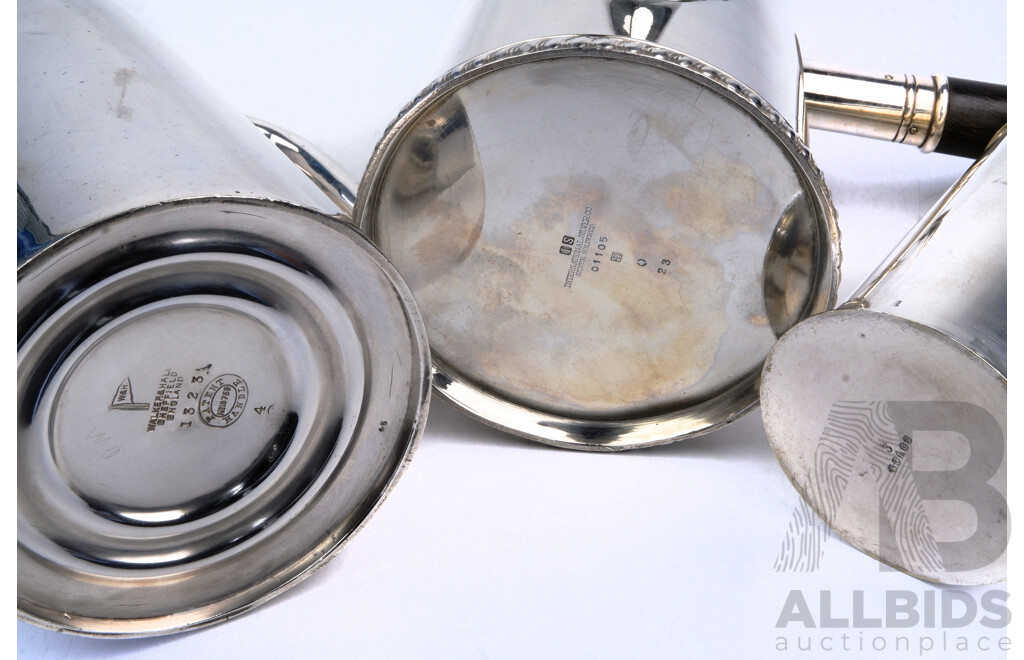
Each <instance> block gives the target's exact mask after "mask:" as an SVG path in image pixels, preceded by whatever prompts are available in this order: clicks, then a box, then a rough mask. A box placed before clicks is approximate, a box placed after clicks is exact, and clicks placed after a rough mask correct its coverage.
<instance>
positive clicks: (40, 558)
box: [17, 0, 429, 635]
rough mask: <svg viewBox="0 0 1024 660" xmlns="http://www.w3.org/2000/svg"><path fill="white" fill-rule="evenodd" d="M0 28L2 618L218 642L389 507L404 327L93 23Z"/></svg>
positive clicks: (363, 255)
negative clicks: (9, 288)
mask: <svg viewBox="0 0 1024 660" xmlns="http://www.w3.org/2000/svg"><path fill="white" fill-rule="evenodd" d="M18 11H19V15H18V30H19V32H18V40H19V55H18V56H19V70H18V75H19V82H18V212H17V215H18V259H19V268H18V310H17V323H18V376H17V378H18V382H17V388H18V404H17V426H18V437H17V442H18V448H17V466H18V550H17V552H18V562H17V565H18V613H19V616H20V617H21V618H23V619H25V620H27V621H30V622H32V623H35V624H38V625H41V626H45V627H48V628H53V629H57V630H62V631H69V632H74V633H81V634H89V635H148V634H160V633H168V632H175V631H179V630H185V629H189V628H195V627H198V626H203V625H207V624H210V623H214V622H217V621H223V620H225V619H227V618H229V617H232V616H235V615H237V614H239V613H241V612H244V611H245V610H247V609H249V608H251V607H254V606H256V605H258V604H260V603H262V602H264V601H265V600H267V599H268V598H270V597H271V596H273V595H275V594H277V593H279V592H281V591H282V590H284V589H286V588H287V587H289V586H291V585H293V584H296V583H297V582H298V581H299V580H301V579H303V578H304V577H306V576H308V575H309V574H311V573H312V572H313V571H314V570H315V569H316V568H318V567H319V566H321V565H322V564H323V563H324V562H325V561H326V560H327V559H328V558H330V557H331V556H332V555H333V554H334V553H335V552H336V551H337V550H338V549H339V548H340V547H341V545H342V544H343V543H345V542H346V541H347V540H348V538H349V537H350V536H351V535H352V534H353V533H354V532H355V531H356V530H357V529H358V528H359V527H360V526H361V525H362V524H364V523H365V521H366V520H367V518H368V517H369V516H370V515H371V514H372V512H373V511H374V510H375V509H376V507H377V506H379V505H380V503H381V501H382V500H383V498H384V497H385V495H386V494H387V493H388V492H389V491H390V489H391V487H392V486H393V485H394V483H395V481H396V479H397V478H398V476H399V475H400V474H401V471H402V470H403V468H404V466H405V465H406V464H407V462H408V461H409V459H410V457H411V453H412V451H413V449H414V447H415V445H416V442H417V440H418V438H419V436H420V434H421V433H422V429H423V424H424V421H425V415H426V411H427V403H428V400H429V355H428V348H427V341H426V337H425V331H424V327H423V323H422V319H421V318H420V315H419V312H418V311H417V309H416V305H415V302H414V300H413V296H412V293H411V292H410V291H409V289H408V287H407V286H406V285H405V283H404V281H403V280H402V278H401V277H400V276H399V275H398V272H397V271H396V270H395V268H394V267H393V266H392V265H391V264H390V262H388V260H387V259H386V258H385V257H384V256H383V254H381V252H380V251H379V250H378V249H377V248H375V247H374V246H373V245H372V244H371V243H370V242H369V240H368V239H366V237H365V236H364V235H363V234H362V233H361V232H359V231H358V230H357V229H355V228H354V227H353V226H352V225H351V224H350V223H348V222H339V219H340V218H346V219H347V217H348V216H347V214H346V213H345V212H344V211H343V210H340V209H339V208H338V207H337V206H335V205H334V204H333V203H332V202H331V200H330V199H329V197H328V196H325V194H324V193H323V192H321V190H319V189H318V188H317V186H315V185H314V184H313V182H311V181H310V179H308V178H306V176H304V175H303V173H302V171H300V169H299V168H296V167H295V166H294V165H293V164H292V163H290V162H289V161H288V159H286V158H285V157H284V156H282V154H281V153H280V152H279V151H278V147H281V146H282V143H281V141H280V140H279V141H278V143H277V144H278V147H275V146H274V144H272V143H271V141H270V140H268V139H266V137H265V136H264V135H261V133H260V131H259V130H258V129H257V128H255V127H254V126H253V125H252V124H251V123H250V122H249V121H248V120H246V118H245V117H244V116H242V115H240V114H236V113H233V112H231V111H229V110H226V109H225V106H224V105H223V104H222V103H219V102H218V101H217V99H216V95H215V94H214V93H213V92H212V90H209V89H205V88H204V87H202V86H201V85H199V84H197V83H195V79H194V78H193V76H191V75H190V74H189V72H188V71H185V70H183V69H181V68H180V67H178V66H177V65H175V64H174V63H173V61H171V60H170V58H169V56H168V55H167V54H166V53H161V52H159V51H158V50H155V49H154V48H153V46H152V44H153V43H154V40H153V39H152V38H151V37H149V36H148V35H146V34H145V33H144V32H142V31H141V29H140V28H139V27H138V26H137V25H134V24H133V23H132V22H131V21H130V20H129V19H128V18H127V17H126V16H125V15H123V14H122V13H120V12H119V11H118V10H117V9H116V8H114V7H111V6H109V5H108V4H105V3H92V2H78V3H72V4H68V3H62V2H57V1H55V0H26V1H25V2H20V3H19V4H18ZM276 135H279V136H281V139H290V140H291V142H289V144H290V145H292V146H301V142H300V141H298V142H297V141H296V140H295V139H294V136H287V134H286V133H284V132H278V133H277V134H276ZM303 153H305V154H307V155H308V154H314V155H315V152H313V151H310V150H304V152H303ZM307 162H308V161H307ZM335 181H338V179H335ZM339 191H340V188H338V189H336V190H335V192H339ZM328 192H331V191H330V190H328ZM339 201H343V199H339Z"/></svg>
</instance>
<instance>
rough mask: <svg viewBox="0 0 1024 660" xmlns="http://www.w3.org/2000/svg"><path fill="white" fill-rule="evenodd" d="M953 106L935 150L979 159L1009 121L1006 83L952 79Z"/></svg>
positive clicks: (951, 97) (949, 79) (950, 106)
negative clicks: (995, 83)
mask: <svg viewBox="0 0 1024 660" xmlns="http://www.w3.org/2000/svg"><path fill="white" fill-rule="evenodd" d="M947 80H948V81H949V109H948V111H947V114H946V125H945V127H944V128H943V129H942V137H941V138H940V139H939V144H938V146H936V147H935V151H937V152H939V153H941V154H951V155H953V156H964V157H966V158H977V157H979V156H981V154H982V152H984V151H985V147H986V146H987V145H988V143H989V141H990V140H991V139H992V136H993V135H995V134H996V131H998V130H999V129H1000V128H1002V127H1003V126H1004V125H1005V124H1006V85H993V84H991V83H985V82H978V81H976V80H964V79H963V78H948V79H947Z"/></svg>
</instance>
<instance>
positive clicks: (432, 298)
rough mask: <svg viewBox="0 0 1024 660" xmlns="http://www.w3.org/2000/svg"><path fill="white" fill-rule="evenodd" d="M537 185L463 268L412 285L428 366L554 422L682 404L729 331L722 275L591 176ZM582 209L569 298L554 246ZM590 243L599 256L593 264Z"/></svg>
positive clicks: (412, 250) (399, 260)
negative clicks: (586, 224) (524, 402)
mask: <svg viewBox="0 0 1024 660" xmlns="http://www.w3.org/2000/svg"><path fill="white" fill-rule="evenodd" d="M546 188H547V189H546V192H545V194H544V195H541V196H540V197H539V198H538V199H537V200H536V201H535V202H534V203H533V204H532V205H531V206H530V207H529V208H528V209H525V210H524V212H523V213H522V215H521V216H520V217H519V218H517V219H516V220H515V221H514V220H513V219H512V218H507V219H504V222H500V221H499V222H498V223H497V226H496V227H494V228H491V227H485V229H484V231H483V236H482V237H481V240H480V241H479V242H478V243H477V244H476V246H475V247H474V249H473V250H472V251H470V252H469V253H468V254H467V256H466V258H465V259H464V260H462V261H461V262H459V263H457V264H449V269H448V271H447V272H445V273H444V274H443V275H441V276H439V277H437V278H435V279H432V280H431V281H429V282H420V283H419V286H418V288H416V289H415V293H416V296H417V298H418V299H419V300H420V302H421V308H422V309H423V311H424V318H425V320H426V324H427V328H428V330H429V332H430V333H431V337H432V340H433V349H434V351H435V353H436V354H437V357H438V358H439V359H441V360H442V361H443V362H445V363H446V364H451V365H458V367H457V368H458V369H459V370H460V371H461V372H462V375H463V376H465V377H468V378H470V379H473V380H478V381H484V382H488V384H489V386H490V387H491V388H493V389H495V390H497V391H500V392H502V394H503V395H504V396H507V397H510V398H514V399H521V398H523V397H524V396H526V397H529V398H530V399H532V403H533V405H540V406H541V407H544V408H546V409H549V410H552V411H555V412H563V413H568V412H570V411H573V410H576V411H578V410H579V409H585V410H587V411H588V413H589V414H602V415H604V414H620V415H622V414H626V415H628V414H630V412H631V411H632V412H635V411H636V410H637V409H646V408H648V407H655V408H657V407H662V406H669V405H672V404H674V403H676V402H677V401H678V400H679V399H680V398H685V397H686V396H687V391H688V390H689V389H690V388H692V387H693V386H694V385H695V384H697V383H699V382H700V381H701V380H702V379H703V378H704V377H705V375H706V374H707V373H708V371H709V370H710V369H711V368H712V367H713V365H714V362H715V357H716V352H717V350H718V347H719V342H720V339H721V337H722V335H723V334H724V333H725V332H726V329H727V327H728V324H729V320H728V318H727V315H726V313H725V311H724V310H723V309H722V307H721V304H720V299H721V298H720V296H721V292H722V291H723V290H727V289H729V288H730V286H731V285H730V284H729V283H728V282H727V281H726V279H725V273H724V269H723V267H722V265H721V264H720V263H719V262H718V261H717V260H716V259H714V256H713V255H710V254H707V253H706V252H705V251H704V250H702V249H700V248H699V247H694V246H692V245H691V244H690V243H691V242H690V241H687V240H683V237H684V236H686V235H688V234H689V233H690V232H691V231H692V230H691V229H688V228H685V227H682V226H681V223H679V222H664V223H661V222H658V223H654V222H652V221H651V219H649V218H646V217H643V214H642V213H641V212H640V211H638V210H636V209H633V210H632V212H631V213H630V212H629V211H628V210H627V209H622V208H617V207H616V206H615V200H614V199H611V198H610V197H609V196H608V194H607V192H606V191H607V190H609V186H608V185H606V182H604V181H602V180H599V179H598V178H587V177H582V178H581V177H559V178H557V179H554V180H552V181H551V182H550V183H549V185H548V186H547V187H546ZM588 208H589V209H591V212H590V215H589V220H590V222H592V223H593V225H594V227H595V231H594V236H593V239H592V241H591V247H590V250H589V253H588V255H586V256H585V258H586V267H585V268H583V270H582V272H581V273H580V274H579V275H578V276H577V277H576V279H575V280H574V283H573V285H572V287H571V288H568V287H565V286H564V284H563V282H564V281H565V278H566V270H567V269H568V268H570V264H571V257H570V256H567V255H564V254H561V253H560V252H559V247H560V245H562V244H563V243H562V239H563V237H565V236H567V235H576V234H577V231H578V229H579V227H580V218H581V215H582V214H583V213H584V212H585V209H588ZM712 212H714V211H712ZM681 232H682V233H681ZM602 236H606V237H607V239H608V246H607V248H606V249H605V250H604V251H603V252H602V254H603V255H604V256H603V257H600V258H598V259H599V260H600V265H598V264H596V263H594V259H595V257H596V252H599V251H600V249H599V248H598V247H597V246H598V245H599V241H600V239H601V237H602ZM404 248H405V249H404V251H403V253H400V254H394V255H393V256H394V259H395V262H396V264H397V265H398V266H399V268H402V269H403V272H408V271H409V268H406V264H405V261H406V259H408V260H409V261H411V262H412V263H413V264H416V263H417V261H418V260H417V257H418V255H419V254H420V250H419V246H418V245H417V244H411V245H405V246H404ZM612 252H616V253H619V254H620V255H621V259H620V260H619V261H612V260H611V254H612ZM662 259H665V260H666V261H669V262H671V265H670V266H667V267H666V268H665V270H667V271H668V272H667V273H659V272H658V267H659V266H660V265H661V263H662V262H661V260H662ZM638 262H641V263H643V264H644V265H641V263H638ZM594 266H597V267H598V270H597V271H593V270H591V268H592V267H594ZM626 337H629V338H631V339H629V340H628V341H623V338H626ZM440 347H455V348H456V350H457V351H458V352H457V354H445V353H444V352H442V350H441V348H440Z"/></svg>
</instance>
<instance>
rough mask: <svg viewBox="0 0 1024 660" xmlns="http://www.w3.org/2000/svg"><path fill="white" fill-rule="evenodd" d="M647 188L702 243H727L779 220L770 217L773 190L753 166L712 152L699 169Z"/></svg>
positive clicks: (662, 179)
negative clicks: (742, 234)
mask: <svg viewBox="0 0 1024 660" xmlns="http://www.w3.org/2000/svg"><path fill="white" fill-rule="evenodd" d="M648 186H649V188H650V196H651V197H652V198H654V199H656V200H657V201H659V202H660V203H661V204H662V205H663V206H664V208H665V210H667V211H668V216H667V217H669V218H671V219H672V220H673V221H677V222H680V223H681V224H682V225H683V226H684V227H685V228H686V229H687V233H688V234H691V235H693V237H695V238H698V239H700V240H707V239H719V240H720V239H727V238H729V237H730V236H733V235H735V234H737V233H741V232H749V231H750V230H751V228H752V227H755V226H757V224H758V223H760V222H768V221H771V222H772V223H774V222H775V221H777V219H778V218H777V214H775V215H773V214H771V213H770V212H769V207H770V205H771V204H772V202H774V200H773V199H772V195H771V191H769V190H767V189H766V188H765V186H764V184H763V183H761V181H760V180H759V179H758V177H757V174H756V173H755V172H754V171H753V170H752V169H751V168H750V166H749V165H747V164H745V163H743V162H740V161H736V160H733V159H729V158H726V157H725V156H723V155H722V154H720V153H717V152H714V151H708V152H706V153H705V154H704V156H703V159H702V161H701V163H700V167H698V168H694V169H693V170H690V171H688V172H682V173H679V172H673V173H670V174H668V175H666V176H664V177H661V178H659V179H656V180H654V181H651V182H650V183H649V184H648ZM723 190H725V191H727V193H726V194H723Z"/></svg>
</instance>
